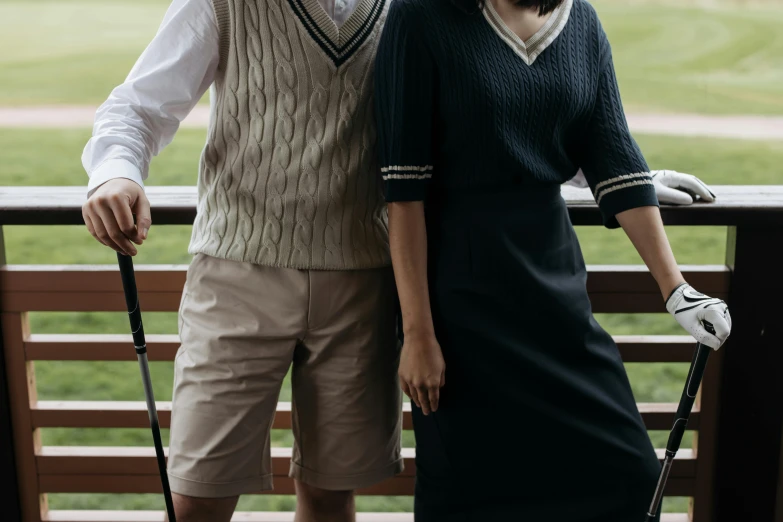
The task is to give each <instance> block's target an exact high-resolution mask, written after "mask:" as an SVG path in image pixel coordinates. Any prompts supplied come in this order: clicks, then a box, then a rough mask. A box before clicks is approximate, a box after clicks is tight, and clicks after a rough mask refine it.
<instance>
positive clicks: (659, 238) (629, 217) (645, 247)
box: [617, 206, 685, 299]
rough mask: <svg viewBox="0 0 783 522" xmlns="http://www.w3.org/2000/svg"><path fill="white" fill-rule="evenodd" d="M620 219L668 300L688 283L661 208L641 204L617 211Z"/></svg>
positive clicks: (621, 224) (618, 219)
mask: <svg viewBox="0 0 783 522" xmlns="http://www.w3.org/2000/svg"><path fill="white" fill-rule="evenodd" d="M617 221H619V222H620V226H622V227H623V230H624V231H625V233H626V234H627V235H628V238H629V239H630V240H631V243H633V246H634V247H635V248H636V251H637V252H639V255H640V256H641V257H642V260H643V261H644V264H645V265H647V268H649V269H650V273H652V276H653V277H654V278H655V281H657V283H658V286H659V288H660V290H661V295H662V296H663V298H664V299H667V298H668V297H669V295H670V294H671V293H672V290H674V289H675V288H676V287H677V286H678V285H680V284H682V283H684V282H685V279H684V278H683V277H682V273H681V272H680V268H679V267H678V266H677V261H675V259H674V254H673V253H672V249H671V246H670V245H669V240H668V238H667V237H666V231H665V230H664V228H663V221H662V220H661V213H660V211H659V210H658V207H652V206H649V207H638V208H633V209H631V210H626V211H625V212H621V213H619V214H617Z"/></svg>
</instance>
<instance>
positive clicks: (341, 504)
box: [296, 481, 354, 515]
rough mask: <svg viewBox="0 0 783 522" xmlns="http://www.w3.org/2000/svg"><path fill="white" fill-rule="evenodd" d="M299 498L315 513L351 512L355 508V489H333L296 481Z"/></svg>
mask: <svg viewBox="0 0 783 522" xmlns="http://www.w3.org/2000/svg"><path fill="white" fill-rule="evenodd" d="M296 494H297V500H298V501H299V502H301V503H304V504H306V505H307V506H308V507H309V508H310V510H311V511H312V512H314V513H322V514H324V515H327V514H332V515H336V514H341V513H351V512H353V509H354V493H353V491H331V490H327V489H321V488H316V487H313V486H308V485H307V484H304V483H302V482H299V481H297V482H296Z"/></svg>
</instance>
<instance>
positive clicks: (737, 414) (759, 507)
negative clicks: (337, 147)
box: [0, 186, 783, 522]
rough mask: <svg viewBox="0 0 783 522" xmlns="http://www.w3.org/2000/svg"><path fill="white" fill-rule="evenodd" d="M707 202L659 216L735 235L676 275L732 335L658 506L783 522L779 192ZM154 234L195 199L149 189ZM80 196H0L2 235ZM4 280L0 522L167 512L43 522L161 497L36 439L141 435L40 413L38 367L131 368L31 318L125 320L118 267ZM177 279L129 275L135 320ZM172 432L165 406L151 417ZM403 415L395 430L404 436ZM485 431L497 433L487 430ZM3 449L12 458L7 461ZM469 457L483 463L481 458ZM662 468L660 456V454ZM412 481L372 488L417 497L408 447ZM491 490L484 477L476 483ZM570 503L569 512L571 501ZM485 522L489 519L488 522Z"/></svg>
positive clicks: (156, 357) (645, 282) (42, 268)
mask: <svg viewBox="0 0 783 522" xmlns="http://www.w3.org/2000/svg"><path fill="white" fill-rule="evenodd" d="M716 192H717V193H718V196H719V199H718V203H715V204H712V205H696V206H693V207H689V208H672V207H665V208H663V209H662V213H663V216H664V220H665V221H666V222H667V224H674V225H717V226H727V227H729V233H728V245H727V261H726V264H725V265H720V266H685V267H683V271H684V273H685V276H686V278H687V279H688V280H689V281H690V282H691V283H692V284H693V285H694V286H695V287H697V288H698V289H700V290H701V291H703V292H705V293H708V294H710V295H713V296H716V297H722V298H724V299H726V300H727V301H728V302H729V304H730V307H731V310H732V315H733V318H734V332H733V334H732V337H731V339H730V341H729V343H728V344H727V346H726V348H725V349H724V350H721V351H720V352H718V354H717V356H715V357H713V358H712V359H711V361H710V364H709V366H708V370H707V374H706V375H705V379H704V384H703V387H702V390H701V393H700V398H699V402H698V403H697V406H696V408H695V410H694V413H693V415H692V417H691V421H690V423H689V429H690V430H695V431H696V436H695V438H694V440H695V442H694V446H693V448H692V449H687V450H682V451H681V452H680V454H679V455H678V458H677V461H676V463H675V466H674V468H673V472H672V476H671V478H670V480H669V484H668V488H667V491H666V493H667V495H674V496H686V497H691V498H692V501H691V505H690V512H689V513H688V514H682V515H667V517H666V518H665V519H664V520H667V521H668V522H674V521H677V522H685V521H693V522H712V521H716V522H729V521H731V522H745V521H748V522H781V521H783V489H782V488H783V475H782V474H781V472H782V471H783V460H782V459H783V454H782V453H781V441H782V440H783V439H782V437H783V384H781V383H783V378H781V368H783V346H781V341H780V340H781V339H783V327H782V325H783V298H781V297H780V296H781V295H783V186H781V187H716ZM148 194H149V196H150V199H151V202H152V206H153V222H154V223H155V225H156V226H160V225H165V224H188V223H191V222H192V219H193V217H194V215H195V190H194V189H191V188H184V187H182V188H179V187H177V188H174V187H165V188H150V189H148ZM565 195H566V199H567V200H568V201H569V209H570V212H571V217H572V220H573V222H574V224H576V225H597V224H599V223H600V217H599V214H598V211H597V209H596V207H595V205H594V203H593V202H592V199H591V198H590V197H589V193H587V192H584V191H578V190H570V189H569V190H566V192H565ZM82 198H83V189H81V188H63V187H58V188H53V187H48V188H4V189H0V224H2V225H6V226H7V225H24V224H38V225H62V224H79V223H81V212H80V206H81V203H82V201H83V199H82ZM0 261H2V262H3V265H4V266H3V267H2V268H1V269H0V314H1V318H2V322H1V325H2V346H0V481H2V484H3V487H2V488H0V495H3V496H2V497H1V498H0V502H2V507H0V510H2V520H23V521H25V522H33V521H36V522H37V521H47V520H48V521H56V520H59V521H70V522H77V521H81V522H87V521H90V522H97V521H106V522H109V521H115V522H116V521H119V520H123V521H126V522H136V521H138V522H142V521H152V520H163V515H162V512H154V513H153V512H68V511H49V510H48V508H47V503H46V494H47V493H155V492H159V491H160V482H159V480H158V478H157V468H156V465H155V459H154V453H153V450H152V448H151V447H149V448H146V447H145V448H130V447H81V446H67V447H62V446H49V447H47V446H43V445H42V444H41V440H40V430H41V429H42V428H53V427H67V428H79V427H90V428H122V427H126V428H145V427H147V426H148V419H147V414H146V408H145V405H144V404H143V403H141V402H139V403H136V402H104V401H92V402H83V401H79V402H75V401H38V400H37V398H36V383H35V370H34V364H35V361H134V360H135V352H133V350H130V349H129V347H130V346H131V344H130V343H131V340H130V336H126V335H101V334H97V335H93V334H77V335H74V334H70V335H66V334H62V335H51V334H46V335H44V334H35V333H31V332H30V330H29V326H28V313H29V312H38V311H47V312H50V311H69V312H71V311H115V312H119V311H123V310H125V308H124V306H125V303H124V300H123V295H122V288H121V283H120V278H119V275H118V273H117V269H116V267H115V266H112V265H108V266H76V265H72V266H47V265H5V263H4V258H3V259H0ZM589 268H590V274H589V279H588V290H589V292H590V297H591V301H592V304H593V308H594V311H595V312H597V313H600V312H604V313H660V312H664V311H665V310H664V308H663V303H662V302H661V298H660V295H659V292H658V288H657V286H656V284H655V282H654V281H653V279H652V278H651V276H650V275H649V273H648V272H647V271H646V270H644V269H643V268H642V267H637V266H591V267H589ZM185 271H186V267H184V266H143V265H141V266H137V280H138V288H139V292H140V299H141V304H142V308H143V310H144V311H149V312H152V311H168V312H174V311H176V310H177V309H178V305H179V301H180V295H181V292H182V288H183V283H184V280H185ZM616 341H617V343H618V345H619V347H620V351H621V354H622V357H623V360H624V361H625V362H640V363H651V362H689V361H690V359H691V356H692V354H693V349H694V343H693V341H692V339H691V338H689V337H687V336H621V337H616ZM148 347H149V358H150V360H153V361H172V360H173V359H174V355H175V352H176V350H177V348H178V338H177V336H176V335H149V336H148ZM675 407H676V405H675V404H669V403H663V404H639V409H640V411H641V413H642V416H643V418H644V421H645V423H646V425H647V427H648V429H651V430H668V429H669V428H670V427H671V425H672V422H673V419H674V410H675ZM158 408H159V412H160V418H161V424H162V425H163V427H168V425H169V421H170V404H169V403H165V402H161V403H159V405H158ZM290 427H291V412H290V405H289V404H287V403H281V404H280V405H279V406H278V411H277V415H276V418H275V421H274V428H278V429H289V428H290ZM411 428H412V426H411V419H410V412H409V411H405V412H404V429H406V430H409V429H411ZM487 430H488V431H491V430H492V425H491V422H489V421H487ZM11 449H12V450H11ZM473 450H474V451H482V449H481V448H478V447H477V448H474V449H473ZM659 456H660V454H659ZM404 458H405V471H404V472H403V473H402V474H401V475H399V476H397V477H395V478H393V479H390V480H387V481H386V482H384V483H382V484H379V485H377V486H375V487H372V488H369V489H367V490H364V491H360V492H359V493H360V494H371V495H412V494H413V484H414V475H415V461H414V450H413V449H408V450H405V451H404ZM289 459H290V450H289V449H284V448H275V449H273V473H274V476H275V479H274V480H275V491H274V493H276V494H291V493H293V483H292V481H291V479H289V478H288V476H287V475H288V464H289ZM485 478H486V480H491V477H485ZM564 501H565V500H564ZM236 519H237V520H248V521H250V520H259V521H260V520H268V521H282V520H286V521H290V520H292V516H291V515H290V514H270V513H266V514H262V513H254V514H249V513H245V514H239V515H237V518H236ZM359 520H360V521H361V520H365V521H378V522H381V521H383V522H391V521H411V520H412V517H411V516H410V515H409V514H397V515H391V514H389V515H383V514H374V515H370V514H367V515H362V516H361V517H360V518H359ZM489 522H494V521H489ZM629 522H633V521H629Z"/></svg>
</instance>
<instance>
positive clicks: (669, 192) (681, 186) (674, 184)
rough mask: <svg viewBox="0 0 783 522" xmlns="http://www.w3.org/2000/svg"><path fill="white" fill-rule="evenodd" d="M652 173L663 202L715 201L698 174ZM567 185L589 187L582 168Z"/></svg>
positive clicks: (671, 171) (659, 171)
mask: <svg viewBox="0 0 783 522" xmlns="http://www.w3.org/2000/svg"><path fill="white" fill-rule="evenodd" d="M650 175H651V176H652V179H653V186H654V187H655V194H656V195H657V196H658V201H660V202H661V203H665V204H667V205H690V204H691V203H693V201H694V199H696V197H698V198H700V199H703V200H704V201H707V202H708V203H712V202H713V201H715V194H713V193H712V191H710V189H709V187H707V185H705V184H704V183H703V182H702V181H701V180H700V179H699V178H697V177H696V176H692V175H691V174H683V173H681V172H677V171H676V170H653V171H652V172H650ZM566 185H571V186H573V187H577V188H585V187H587V186H588V185H587V180H586V179H585V175H584V172H582V169H579V171H578V172H577V173H576V176H574V177H573V178H571V180H569V181H567V182H566Z"/></svg>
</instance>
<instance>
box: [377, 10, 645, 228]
mask: <svg viewBox="0 0 783 522" xmlns="http://www.w3.org/2000/svg"><path fill="white" fill-rule="evenodd" d="M487 8H488V9H490V8H489V6H488V7H487ZM489 14H490V15H491V14H492V13H491V12H490V13H489ZM496 18H497V17H493V16H485V13H483V12H480V11H476V12H474V13H471V14H467V13H465V12H463V11H461V10H459V9H457V8H455V7H454V5H452V3H451V1H450V0H394V2H393V3H392V5H391V7H390V9H389V16H388V19H387V22H386V27H385V29H384V35H383V37H382V38H381V43H380V46H379V49H378V57H377V62H376V86H377V87H376V98H375V105H376V114H377V117H378V118H377V121H378V136H379V146H380V166H381V172H382V174H383V179H384V180H385V195H386V198H387V200H389V201H410V200H425V199H428V198H430V197H441V196H443V197H448V193H450V192H455V191H456V192H463V193H475V192H477V191H485V192H490V191H498V192H505V191H509V190H528V189H529V190H530V191H531V192H532V191H535V190H536V189H537V188H540V187H542V186H544V185H549V186H552V185H560V184H561V183H565V182H566V181H568V180H569V179H571V178H572V177H573V176H574V174H575V173H576V172H577V171H578V170H579V168H580V167H581V168H582V170H583V171H584V173H585V176H586V178H587V181H588V182H589V183H590V186H591V188H592V189H593V193H594V195H595V198H596V201H597V202H598V204H599V206H600V208H601V211H602V213H603V216H604V222H605V224H606V225H607V226H608V227H617V226H619V224H618V222H617V219H616V218H615V216H616V215H617V214H618V213H620V212H623V211H624V210H628V209H631V208H634V207H640V206H648V205H657V204H658V201H657V198H656V196H655V189H654V187H653V184H652V179H651V177H650V174H649V172H648V170H649V169H648V167H647V164H646V162H645V160H644V157H643V156H642V153H641V151H640V150H639V147H638V146H637V144H636V142H635V141H634V139H633V138H632V137H631V133H630V131H629V130H628V125H627V123H626V120H625V114H624V112H623V107H622V103H621V101H620V94H619V89H618V87H617V81H616V79H615V74H614V66H613V64H612V58H611V49H610V46H609V42H608V40H607V38H606V34H605V33H604V31H603V29H602V27H601V24H600V22H599V20H598V16H597V14H596V12H595V10H594V9H593V7H592V6H591V5H590V4H589V3H587V2H586V1H585V0H565V1H564V2H563V4H562V6H561V8H558V10H557V11H556V12H555V13H553V14H552V18H551V19H550V21H551V23H549V24H547V25H546V26H545V27H544V28H543V29H542V31H541V32H540V33H539V34H537V35H535V36H534V37H532V38H530V39H529V40H528V42H526V43H521V40H520V41H519V42H517V43H514V38H516V39H517V40H519V38H518V37H516V36H515V35H514V34H513V33H512V32H511V31H510V30H508V28H507V27H505V25H504V24H503V23H502V22H497V21H495V22H494V23H493V20H494V19H496ZM558 30H559V31H560V32H559V34H557V31H558Z"/></svg>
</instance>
